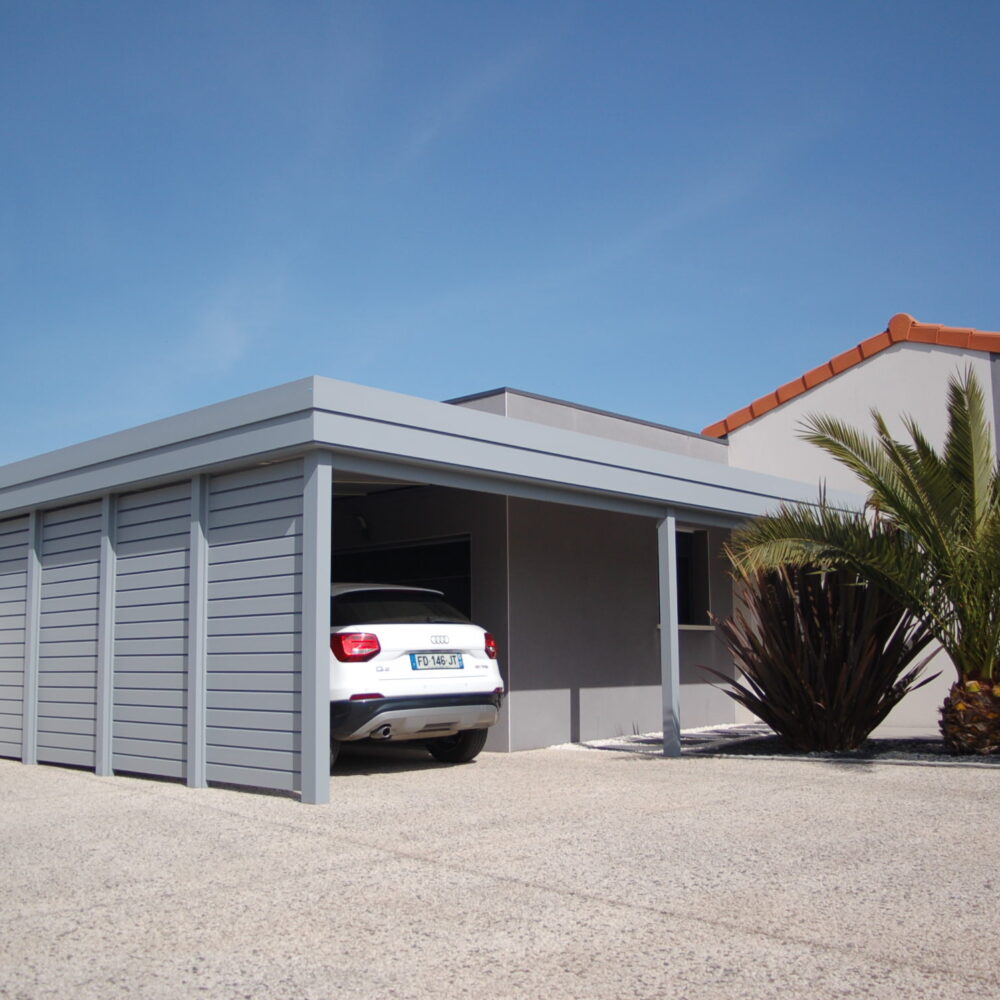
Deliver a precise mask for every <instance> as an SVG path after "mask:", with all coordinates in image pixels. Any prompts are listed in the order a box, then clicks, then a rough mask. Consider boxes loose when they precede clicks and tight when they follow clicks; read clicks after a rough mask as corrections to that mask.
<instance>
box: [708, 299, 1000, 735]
mask: <svg viewBox="0 0 1000 1000" xmlns="http://www.w3.org/2000/svg"><path fill="white" fill-rule="evenodd" d="M967 368H971V369H972V370H973V371H974V372H975V374H976V376H977V378H978V380H979V383H980V385H982V386H983V389H984V391H985V392H986V394H987V398H988V399H989V400H991V401H992V408H991V410H990V422H991V425H992V428H993V439H994V442H996V440H997V435H996V429H997V424H998V414H1000V333H990V332H983V331H980V330H973V329H968V328H965V327H952V326H939V325H936V324H931V323H920V322H918V321H917V320H915V319H914V318H913V317H912V316H909V315H906V314H903V313H901V314H899V315H896V316H893V317H892V319H891V320H889V324H888V326H887V327H886V329H885V330H884V331H882V332H881V333H878V334H876V335H875V336H873V337H869V338H868V339H867V340H863V341H862V342H861V343H860V344H858V345H857V346H855V347H852V348H851V349H850V350H848V351H845V352H844V353H843V354H839V355H837V357H835V358H832V359H831V360H830V361H828V362H826V363H825V364H822V365H820V366H819V367H817V368H814V369H812V370H811V371H808V372H806V373H805V374H804V375H802V376H800V377H799V378H796V379H793V380H792V381H790V382H786V383H785V384H784V385H782V386H780V387H779V388H777V389H775V390H774V391H773V392H769V393H767V394H766V395H764V396H761V397H760V398H759V399H756V400H754V402H752V403H750V404H749V406H745V407H742V408H741V409H739V410H736V411H735V412H733V413H731V414H729V416H727V417H725V418H724V419H722V420H720V421H718V422H717V423H714V424H712V425H711V426H710V427H706V428H705V429H704V431H703V433H704V434H705V435H706V436H708V437H712V438H715V439H717V440H719V441H725V442H727V443H728V446H729V447H728V458H729V464H730V466H731V467H734V468H743V469H754V470H756V471H758V472H767V473H770V474H771V475H776V476H795V477H796V478H799V479H805V480H807V481H809V482H811V483H812V484H813V485H814V486H817V487H818V485H819V484H820V483H821V482H825V483H826V484H827V485H828V486H829V487H831V488H835V489H842V490H857V489H858V488H859V483H858V482H857V480H856V479H855V477H854V475H853V474H852V473H851V472H850V471H849V470H848V469H846V468H844V466H842V465H840V464H839V463H837V462H836V461H834V460H833V459H832V458H831V457H830V456H829V455H827V454H826V452H824V451H822V450H821V449H819V448H816V447H815V446H813V445H811V444H809V443H808V442H805V441H803V440H801V438H800V437H799V430H800V427H801V423H802V421H803V419H804V418H805V417H806V416H808V415H809V414H829V415H832V416H835V417H838V418H839V419H840V420H843V421H845V422H846V423H848V424H851V425H853V426H855V427H859V428H862V429H864V430H870V429H871V426H872V422H871V410H872V408H876V409H878V410H879V411H880V412H881V413H882V415H883V416H884V417H885V418H886V422H887V423H888V425H889V427H890V430H891V431H892V432H893V433H894V434H898V435H900V436H903V437H905V436H906V435H905V430H904V428H903V424H902V419H901V418H902V417H903V416H904V415H909V416H911V417H912V418H913V419H914V420H915V421H916V423H917V424H918V426H919V427H920V428H921V429H922V430H923V431H924V433H925V434H926V435H927V437H928V438H929V440H930V441H931V443H932V444H933V445H934V446H935V447H940V446H941V445H942V444H943V442H944V437H945V431H946V429H947V418H946V406H945V403H946V399H947V384H948V379H949V377H950V376H952V375H954V374H956V373H962V372H964V371H965V370H966V369H967ZM928 669H929V671H930V672H935V671H938V670H940V671H941V676H940V677H938V679H937V680H936V681H934V682H933V683H932V684H929V685H927V686H926V687H924V688H921V689H920V690H919V691H915V692H913V693H912V694H910V695H908V696H907V697H906V698H905V699H904V700H903V701H902V702H901V703H900V704H899V705H898V706H897V707H896V709H894V711H893V712H892V714H891V715H890V716H889V718H888V719H887V720H886V723H885V725H886V726H888V727H922V728H929V727H936V724H937V710H938V708H939V707H940V706H941V704H942V702H943V701H944V698H945V695H946V693H947V691H948V688H949V687H950V686H951V684H952V683H953V681H954V673H953V668H952V667H951V665H950V662H949V661H948V659H947V657H945V656H944V655H943V654H939V655H938V656H937V657H935V660H934V661H933V665H932V666H931V667H929V668H928Z"/></svg>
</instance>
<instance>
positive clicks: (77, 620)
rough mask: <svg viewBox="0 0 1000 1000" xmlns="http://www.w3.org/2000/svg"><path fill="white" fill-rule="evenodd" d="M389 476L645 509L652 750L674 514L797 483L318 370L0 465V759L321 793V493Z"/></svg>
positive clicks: (324, 611)
mask: <svg viewBox="0 0 1000 1000" xmlns="http://www.w3.org/2000/svg"><path fill="white" fill-rule="evenodd" d="M401 484H410V485H411V486H421V487H434V488H446V489H451V490H461V491H469V492H470V493H475V494H486V495H495V496H502V497H506V498H515V499H517V500H519V501H530V502H532V503H541V504H553V505H562V506H564V507H567V508H583V509H589V510H593V511H604V512H609V513H613V514H622V515H630V516H637V517H640V518H643V519H648V520H649V523H650V524H652V525H655V530H654V531H653V532H651V534H650V539H651V546H652V547H654V548H655V553H654V555H653V558H655V567H656V572H655V576H656V579H657V581H658V598H657V600H658V609H659V623H658V626H657V627H658V628H659V643H658V654H659V665H660V680H661V685H660V686H661V700H662V717H663V732H664V753H665V754H668V755H672V754H677V753H679V749H680V748H679V729H680V706H679V670H680V654H679V623H678V617H677V595H676V581H677V547H676V539H677V530H678V527H679V526H701V527H716V528H728V527H731V526H732V525H734V524H736V523H738V522H739V521H741V520H744V519H745V518H747V517H751V516H754V515H757V514H760V513H762V512H764V511H766V510H768V509H773V508H774V507H775V506H776V505H777V503H779V502H781V501H796V500H809V499H812V498H814V496H815V488H814V487H810V486H807V485H806V484H802V483H795V482H792V481H789V480H782V479H777V478H774V477H770V476H764V475H760V474H756V473H751V472H746V471H743V470H737V469H731V468H729V467H728V466H726V465H722V464H720V463H718V462H709V461H705V460H703V459H699V458H693V457H689V456H687V455H679V454H678V455H667V454H664V453H663V452H662V451H656V450H653V449H651V448H647V447H642V446H637V445H633V444H627V443H622V442H616V441H611V440H609V439H607V438H604V437H598V436H595V435H591V434H586V433H580V432H578V431H573V430H564V429H561V428H558V427H550V426H542V425H537V424H532V423H529V422H527V421H525V420H517V419H509V418H507V417H504V416H502V415H498V414H495V413H488V412H479V411H477V410H470V409H463V408H459V407H456V406H453V405H450V404H445V403H436V402H431V401H428V400H423V399H418V398H414V397H409V396H403V395H398V394H395V393H389V392H385V391H381V390H377V389H371V388H366V387H362V386H357V385H352V384H350V383H345V382H339V381H334V380H331V379H326V378H320V377H312V378H307V379H302V380H300V381H297V382H292V383H288V384H286V385H282V386H278V387H276V388H273V389H267V390H264V391H262V392H258V393H254V394H251V395H248V396H243V397H240V398H238V399H234V400H229V401H227V402H223V403H219V404H216V405H213V406H209V407H205V408H203V409H199V410H195V411H191V412H189V413H184V414H181V415H179V416H176V417H171V418H169V419H166V420H161V421H157V422H155V423H151V424H147V425H144V426H141V427H138V428H134V429H132V430H127V431H122V432H120V433H118V434H113V435H110V436H108V437H104V438H99V439H96V440H94V441H90V442H87V443H85V444H82V445H78V446H75V447H72V448H66V449H63V450H60V451H57V452H51V453H49V454H46V455H41V456H38V457H36V458H32V459H27V460H25V461H22V462H17V463H15V464H12V465H9V466H7V467H5V468H3V469H0V685H2V687H0V754H2V755H5V756H10V757H15V758H18V759H20V760H22V761H23V762H24V763H27V764H34V763H56V764H70V765H77V766H83V767H87V768H93V769H94V770H95V771H96V772H97V773H98V774H101V775H110V774H112V773H115V772H130V773H141V774H152V775H160V776H167V777H173V778H178V779H183V780H185V781H186V782H187V784H189V785H191V786H194V787H203V786H205V785H206V784H208V783H209V782H211V781H216V782H229V783H235V784H241V785H250V786H255V787H263V788H272V789H283V790H297V791H299V792H300V794H301V798H302V801H304V802H310V803H323V802H326V801H328V799H329V787H330V786H329V771H328V766H327V765H328V752H327V745H328V742H329V714H328V690H327V684H328V677H327V663H328V657H329V639H328V635H329V584H330V580H331V578H332V572H333V566H332V555H331V553H332V549H333V540H334V534H333V519H334V516H335V515H334V511H335V509H336V508H335V506H334V497H335V496H340V497H342V498H343V497H350V496H370V495H373V494H377V493H379V492H382V491H386V490H389V489H391V488H395V487H398V486H400V485H401ZM551 510H556V508H551ZM554 516H557V515H554ZM511 689H512V694H513V692H514V690H515V689H516V681H515V683H514V684H513V685H511ZM511 710H512V711H515V710H516V707H514V708H512V709H511Z"/></svg>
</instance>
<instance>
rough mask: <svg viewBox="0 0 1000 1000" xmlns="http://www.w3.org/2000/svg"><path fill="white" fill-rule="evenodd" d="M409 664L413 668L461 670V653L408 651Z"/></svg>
mask: <svg viewBox="0 0 1000 1000" xmlns="http://www.w3.org/2000/svg"><path fill="white" fill-rule="evenodd" d="M410 666H411V667H412V668H413V669H414V670H461V669H462V668H463V666H464V664H463V663H462V654H461V653H410Z"/></svg>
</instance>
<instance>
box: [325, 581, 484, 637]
mask: <svg viewBox="0 0 1000 1000" xmlns="http://www.w3.org/2000/svg"><path fill="white" fill-rule="evenodd" d="M394 622H399V623H403V624H410V623H415V622H442V623H448V624H463V625H464V624H468V622H469V619H468V618H466V617H465V615H463V614H462V612H461V611H457V610H456V609H455V608H453V607H452V606H451V605H450V604H449V603H448V602H447V601H446V600H445V599H444V598H443V597H438V596H437V595H436V594H421V593H419V592H418V591H414V590H350V591H348V592H347V593H346V594H338V595H337V596H336V597H334V598H333V599H332V600H331V601H330V624H331V626H333V627H334V628H340V627H342V626H344V625H389V624H392V623H394Z"/></svg>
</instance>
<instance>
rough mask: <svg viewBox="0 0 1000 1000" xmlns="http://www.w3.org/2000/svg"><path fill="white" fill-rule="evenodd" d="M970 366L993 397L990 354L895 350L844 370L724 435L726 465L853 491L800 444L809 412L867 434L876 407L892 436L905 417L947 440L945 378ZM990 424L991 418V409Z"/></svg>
mask: <svg viewBox="0 0 1000 1000" xmlns="http://www.w3.org/2000/svg"><path fill="white" fill-rule="evenodd" d="M969 365H971V366H972V368H973V370H974V371H975V372H976V375H977V376H978V377H979V381H980V383H981V385H982V386H983V388H984V389H985V390H986V391H987V394H991V393H992V374H991V372H992V367H991V356H990V355H988V354H984V353H983V352H981V351H962V350H959V349H957V348H950V347H935V346H931V345H928V344H910V343H904V344H895V345H893V346H892V347H890V348H889V349H888V350H886V351H883V352H881V353H880V354H876V355H875V356H874V357H871V358H868V359H867V360H866V361H862V362H861V363H860V364H858V365H855V366H854V367H853V368H849V369H847V371H845V372H841V374H840V375H836V376H834V377H833V378H832V379H830V380H829V381H827V382H823V383H821V384H820V385H818V386H816V387H815V388H813V389H810V390H809V391H808V392H806V393H804V394H803V395H801V396H797V397H796V398H795V399H792V400H790V401H789V402H787V403H784V404H783V405H781V406H779V407H778V408H777V409H775V410H771V412H770V413H765V414H764V415H763V416H761V417H758V418H757V419H756V420H752V421H751V422H750V423H749V424H746V425H744V426H743V427H740V428H738V429H737V430H735V431H733V432H732V433H731V434H730V435H729V464H730V465H734V466H738V467H739V468H743V469H755V470H757V471H759V472H769V473H772V474H774V475H776V476H787V477H789V478H791V479H800V480H804V481H805V482H809V483H816V484H817V485H818V484H819V482H820V480H825V481H826V482H827V483H828V484H829V486H830V487H831V488H836V489H845V490H857V489H858V488H859V484H858V481H857V479H855V477H854V476H853V474H852V473H850V472H849V471H848V470H846V469H845V468H843V466H841V465H839V464H838V463H836V462H835V461H833V459H831V458H829V457H828V456H827V455H826V454H825V452H823V451H821V450H820V449H819V448H816V447H815V446H814V445H811V444H809V443H807V442H805V441H802V440H801V439H800V438H799V436H798V435H799V431H800V425H801V423H802V421H803V420H804V419H805V417H806V416H808V415H809V414H814V413H821V414H833V415H836V416H837V417H839V418H840V419H841V420H844V421H846V422H847V423H850V424H853V425H854V426H856V427H861V428H864V429H865V430H870V429H871V426H872V421H871V417H870V415H869V414H870V410H871V409H872V407H876V408H877V409H878V410H880V411H881V413H882V415H883V416H884V417H885V418H886V420H887V421H888V423H889V426H890V428H891V429H892V430H893V432H894V433H899V434H902V433H903V425H902V421H901V420H900V419H899V418H900V416H901V415H902V414H910V415H911V416H912V417H913V418H914V419H915V420H916V422H917V424H918V425H919V426H920V427H921V429H922V430H923V431H924V433H925V434H926V435H927V436H928V437H929V438H930V440H931V441H932V442H933V443H934V444H935V445H936V446H939V445H940V444H941V443H942V442H943V440H944V433H945V428H946V426H947V419H946V413H945V401H946V387H947V384H948V377H949V376H950V375H952V374H955V373H960V372H963V371H964V370H965V368H966V367H967V366H969ZM990 418H991V421H992V420H994V419H995V418H994V416H993V407H992V406H991V407H990Z"/></svg>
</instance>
